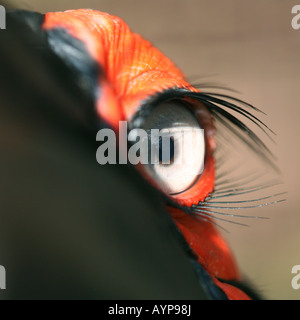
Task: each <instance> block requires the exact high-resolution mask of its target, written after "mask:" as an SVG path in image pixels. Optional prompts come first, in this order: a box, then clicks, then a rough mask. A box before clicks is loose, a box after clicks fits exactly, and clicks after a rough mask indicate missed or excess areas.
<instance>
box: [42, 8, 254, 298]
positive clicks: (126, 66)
mask: <svg viewBox="0 0 300 320" xmlns="http://www.w3.org/2000/svg"><path fill="white" fill-rule="evenodd" d="M57 27H62V28H64V29H66V30H67V31H68V32H69V34H71V35H72V36H73V37H75V38H77V39H79V40H81V41H83V42H84V43H85V45H86V47H87V50H88V52H89V54H90V55H91V57H92V58H93V59H94V60H95V61H97V63H98V64H99V65H100V66H101V68H102V70H103V71H104V73H105V76H101V77H100V78H99V79H98V81H99V88H101V94H100V98H99V99H98V101H96V107H97V112H98V114H99V116H100V117H101V118H103V119H104V120H105V121H106V122H108V123H109V124H110V125H111V126H112V127H113V128H114V129H115V131H118V126H119V121H121V120H130V119H131V117H132V116H133V115H134V114H135V112H136V111H137V109H138V108H139V106H140V104H141V102H142V101H143V100H145V99H147V98H149V97H150V96H152V95H154V94H155V93H157V92H161V91H163V90H165V89H168V88H185V89H188V90H190V91H198V90H197V89H195V88H194V87H192V86H191V85H190V84H189V83H188V82H186V80H185V78H184V75H183V74H182V72H181V71H180V70H179V69H178V68H177V67H176V66H175V65H174V64H173V62H172V61H171V60H170V59H169V58H167V57H166V56H164V55H163V54H162V53H161V52H160V51H159V50H158V49H156V48H155V47H153V46H152V44H151V43H150V42H148V41H146V40H144V39H143V38H142V37H141V36H140V35H138V34H136V33H133V32H131V31H130V29H129V27H128V26H127V25H126V24H125V23H124V22H123V21H122V20H121V19H120V18H118V17H115V16H112V15H109V14H107V13H102V12H99V11H93V10H86V9H80V10H69V11H66V12H55V13H47V14H46V16H45V22H44V24H43V28H44V29H45V30H49V29H53V28H57ZM195 103H196V102H195ZM206 139H207V141H206V142H207V143H206V146H207V148H206V149H207V151H206V163H205V169H204V171H203V173H202V176H201V177H200V178H199V179H198V181H197V182H196V183H195V184H194V186H193V187H191V188H190V189H189V190H188V191H186V192H183V193H181V194H178V195H176V196H172V199H173V200H175V201H176V202H178V203H179V204H181V205H186V206H191V205H192V204H198V203H199V201H203V200H204V199H205V197H207V196H208V195H209V194H210V193H211V192H212V191H213V189H214V181H215V163H214V158H213V155H212V152H213V148H214V142H213V138H212V137H206ZM169 213H170V215H171V216H172V218H173V220H174V221H175V223H176V225H177V227H178V228H179V230H180V231H181V232H182V234H183V236H184V237H185V239H186V241H187V243H188V244H189V246H190V247H191V249H192V250H193V252H194V253H195V254H196V256H197V257H198V262H199V263H200V264H201V265H202V266H203V267H204V268H205V270H206V271H207V272H208V273H209V274H210V275H211V277H212V278H213V279H214V281H215V284H216V285H218V286H219V287H220V288H221V289H222V290H223V291H224V292H225V293H226V294H227V296H228V298H229V299H249V297H248V296H247V295H246V294H245V293H244V292H242V291H241V290H239V289H237V288H236V287H234V286H231V285H228V284H224V283H221V282H220V281H218V280H217V278H220V279H223V280H237V281H238V280H240V279H241V277H240V273H239V271H238V268H237V266H236V263H235V261H234V259H233V256H232V254H231V251H230V249H229V247H228V245H227V244H226V242H225V241H224V239H223V238H222V236H221V235H220V233H219V232H218V230H217V229H216V228H215V227H214V226H213V225H212V224H211V223H209V222H207V221H204V220H203V219H201V218H198V217H196V216H192V215H187V214H186V213H184V212H183V211H181V210H179V209H174V208H171V209H169Z"/></svg>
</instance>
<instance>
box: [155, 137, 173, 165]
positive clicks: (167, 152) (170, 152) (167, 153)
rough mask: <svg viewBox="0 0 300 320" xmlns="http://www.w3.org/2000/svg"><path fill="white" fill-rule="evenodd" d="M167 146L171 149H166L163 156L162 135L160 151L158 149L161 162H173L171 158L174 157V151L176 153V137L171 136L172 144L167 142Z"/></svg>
mask: <svg viewBox="0 0 300 320" xmlns="http://www.w3.org/2000/svg"><path fill="white" fill-rule="evenodd" d="M165 146H167V147H169V148H170V149H169V150H165V152H164V158H163V142H162V137H159V151H158V152H159V153H158V158H159V162H166V163H171V160H172V159H173V158H174V153H175V146H174V138H173V137H170V145H168V143H165Z"/></svg>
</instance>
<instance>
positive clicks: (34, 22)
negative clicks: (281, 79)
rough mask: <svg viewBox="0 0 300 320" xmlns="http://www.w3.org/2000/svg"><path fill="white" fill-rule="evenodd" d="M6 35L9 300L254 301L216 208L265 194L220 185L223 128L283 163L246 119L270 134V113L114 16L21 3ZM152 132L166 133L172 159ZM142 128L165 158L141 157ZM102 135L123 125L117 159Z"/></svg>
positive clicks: (3, 112) (3, 107) (3, 48)
mask: <svg viewBox="0 0 300 320" xmlns="http://www.w3.org/2000/svg"><path fill="white" fill-rule="evenodd" d="M1 37H3V39H2V40H1V42H0V46H1V53H0V54H1V63H2V68H3V69H4V71H3V72H1V89H0V90H1V91H0V92H1V101H2V103H1V119H3V120H5V123H6V124H7V125H6V126H5V128H4V132H5V134H6V137H7V138H4V136H2V139H1V148H2V149H3V150H4V152H3V154H4V156H3V157H2V159H1V161H2V168H6V169H5V172H4V177H5V179H4V180H3V181H2V183H1V188H3V190H4V194H5V199H6V201H5V202H4V204H3V225H2V226H1V228H3V230H2V231H1V234H3V239H2V240H1V244H0V245H1V246H3V247H4V248H5V252H6V253H5V254H4V255H3V257H1V259H2V260H0V263H1V264H3V265H6V266H7V270H11V271H10V273H11V274H12V277H13V280H12V282H11V284H12V285H11V287H10V288H8V289H7V293H6V294H7V297H8V298H23V297H30V298H35V297H47V298H49V297H50V298H60V297H61V298H66V297H67V298H78V297H80V298H82V297H83V298H91V297H92V298H108V299H109V298H127V299H128V298H152V299H153V298H168V299H170V298H171V299H172V298H174V299H178V298H181V299H182V298H193V299H206V298H209V299H250V298H256V295H255V294H254V293H253V292H252V290H250V289H249V288H247V287H246V286H244V285H243V282H242V276H241V274H240V271H239V269H238V267H237V264H236V262H235V259H234V257H233V255H232V253H231V250H230V248H229V246H228V244H227V242H226V241H225V240H224V238H223V235H222V233H221V232H220V231H219V228H218V227H217V226H216V220H215V218H213V215H218V214H223V215H226V213H225V212H218V211H219V210H218V208H219V209H229V208H230V206H232V204H233V203H234V202H226V201H222V200H224V199H225V197H228V196H235V195H238V194H242V193H243V192H244V193H245V192H254V191H257V190H259V187H255V185H253V184H252V185H247V186H243V188H241V187H240V188H238V187H232V186H231V184H232V183H233V182H232V180H231V178H230V177H229V178H226V177H225V178H226V179H227V180H229V182H228V181H227V182H226V179H225V180H224V177H223V187H222V177H221V178H220V177H219V182H220V183H219V184H218V181H217V180H216V179H218V172H216V171H218V170H219V168H218V163H217V166H216V161H217V160H218V159H216V151H217V150H218V148H221V147H222V145H221V144H222V141H221V140H220V141H219V140H218V139H217V135H218V125H219V124H220V125H222V126H223V127H224V128H225V129H226V130H227V131H226V134H228V132H230V134H232V135H234V136H235V137H237V139H240V140H241V141H243V142H244V143H245V144H246V145H247V146H248V147H250V148H249V149H252V150H254V153H256V154H258V155H259V157H260V158H263V159H264V160H267V162H269V163H270V162H271V160H270V158H271V156H270V154H269V151H268V149H267V147H266V146H265V144H264V143H263V142H262V140H261V139H260V138H259V137H258V136H257V134H255V132H254V131H253V130H252V129H250V128H249V127H248V126H247V125H246V124H245V123H244V122H243V121H242V120H241V119H240V118H239V117H243V118H244V119H245V120H247V121H252V122H253V123H255V124H256V125H257V126H259V127H261V128H262V129H263V130H268V128H266V126H265V125H264V124H263V123H262V122H261V121H260V120H259V119H258V118H257V117H256V116H255V115H253V114H252V112H253V113H254V112H258V111H259V110H258V109H256V108H255V107H253V106H252V105H250V104H248V103H245V102H243V101H241V100H238V99H234V98H233V97H230V96H228V95H224V94H218V93H215V94H213V93H204V92H202V91H201V88H200V90H199V89H198V88H197V87H196V86H193V85H191V84H190V83H189V82H188V81H187V80H186V78H185V76H184V74H183V73H182V72H181V70H179V69H178V68H177V67H176V66H175V64H174V63H173V62H172V61H171V60H170V59H169V58H168V57H166V56H165V55H164V54H163V53H161V52H160V51H159V50H158V49H157V48H155V47H154V46H153V45H152V44H151V43H150V42H149V41H147V40H145V39H143V38H142V37H141V36H140V35H138V34H136V33H134V32H132V31H131V30H130V28H129V27H128V26H127V25H126V23H125V22H124V21H122V20H121V19H120V18H118V17H115V16H112V15H109V14H107V13H103V12H99V11H94V10H87V9H80V10H68V11H65V12H49V13H47V14H45V15H43V14H39V13H33V12H28V11H13V12H11V13H9V14H8V18H7V29H6V30H5V32H2V34H1ZM120 123H121V124H124V123H125V124H126V128H127V129H126V128H125V131H124V130H123V131H122V130H121V129H120V128H121V127H120ZM153 129H156V130H160V132H162V133H165V132H167V133H168V134H167V136H168V137H169V138H170V139H169V144H167V149H168V155H169V160H170V161H169V162H168V163H164V161H163V159H162V158H163V156H162V154H163V152H164V151H163V150H162V149H163V146H164V144H163V138H162V136H160V137H159V138H157V139H152V136H151V134H150V132H151V130H153ZM101 130H107V131H101ZM139 130H143V131H144V132H146V133H147V135H146V137H145V139H144V140H146V142H147V144H146V145H147V148H146V155H147V156H149V157H150V158H151V156H150V153H149V152H148V151H149V149H151V148H153V149H155V150H157V152H156V154H155V155H156V161H155V162H154V163H150V162H147V161H143V160H145V159H144V158H143V154H142V153H143V151H142V150H143V149H142V144H140V145H139V146H140V147H139V148H137V149H134V148H133V149H131V148H132V147H133V146H134V143H133V142H137V143H138V142H139V140H136V139H135V138H136V133H137V132H139ZM99 132H101V134H99ZM103 132H106V133H108V132H109V133H111V132H113V133H115V137H116V141H115V144H113V146H115V147H117V148H116V149H117V150H115V152H114V151H113V152H112V157H113V163H109V161H108V159H110V154H109V153H110V150H107V153H108V154H107V153H105V152H102V151H103V150H105V149H106V146H108V147H111V144H109V143H108V142H109V141H108V140H109V135H108V134H107V135H106V136H105V134H103ZM127 132H128V133H129V135H130V134H131V139H128V138H129V135H128V137H127ZM178 132H180V134H178ZM182 132H183V133H184V134H185V136H187V137H188V141H187V142H186V143H185V144H184V145H183V144H182V143H181V142H182V139H183V138H182V135H181V133H182ZM124 133H125V135H124ZM226 134H224V135H221V139H222V138H223V139H224V137H225V139H226ZM104 136H105V139H104ZM139 138H140V140H141V137H139ZM96 140H97V141H96ZM128 140H129V141H128ZM124 145H125V146H124ZM150 147H151V148H150ZM130 150H131V151H130ZM130 152H132V155H134V156H135V158H134V159H137V161H136V163H132V162H134V161H131V163H129V162H130V161H128V158H129V156H130V155H129V153H130ZM95 154H96V157H95ZM155 155H154V158H155ZM127 156H128V157H127ZM181 156H185V159H190V160H192V161H190V162H188V163H185V162H180V161H178V162H176V161H175V160H176V159H177V158H178V159H179V158H180V157H181ZM100 158H101V159H100ZM99 159H100V160H99ZM224 175H226V172H223V176H224ZM224 181H225V182H224ZM250 182H251V181H250ZM266 186H267V184H265V185H264V186H262V187H266ZM217 198H220V200H221V201H217V200H216V199H217ZM266 198H268V197H265V198H260V199H259V198H256V199H254V200H253V201H260V205H264V204H266V203H265V202H264V203H263V204H261V201H263V200H264V199H266ZM225 200H226V199H225ZM249 201H250V200H249ZM251 201H252V200H251ZM278 201H280V200H278ZM278 201H277V202H278ZM240 202H243V201H240ZM273 202H276V201H273ZM236 203H239V201H237V202H236ZM269 203H270V202H269ZM226 205H227V207H226ZM225 211H226V210H225ZM230 215H231V214H230ZM232 215H234V214H232ZM225 218H227V217H226V216H225ZM218 219H220V220H222V216H219V218H218ZM4 228H5V229H6V231H4ZM3 252H4V251H3ZM28 288H30V290H28Z"/></svg>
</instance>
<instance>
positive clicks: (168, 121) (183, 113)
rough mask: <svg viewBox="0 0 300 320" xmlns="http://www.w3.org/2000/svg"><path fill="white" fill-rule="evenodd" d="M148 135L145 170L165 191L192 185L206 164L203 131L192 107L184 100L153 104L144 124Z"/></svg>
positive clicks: (171, 191) (143, 126) (184, 188)
mask: <svg viewBox="0 0 300 320" xmlns="http://www.w3.org/2000/svg"><path fill="white" fill-rule="evenodd" d="M141 128H142V129H144V130H145V131H146V132H147V136H148V152H149V153H148V159H149V160H150V161H148V163H147V164H144V166H143V168H144V171H145V172H146V174H148V176H150V177H151V179H152V180H154V181H155V183H156V184H157V185H158V186H159V187H160V188H161V189H162V191H164V192H165V193H166V194H169V195H174V194H178V193H181V192H184V191H186V190H187V189H189V188H190V187H191V186H192V185H193V184H194V183H195V181H197V180H198V178H199V176H200V175H201V173H202V171H203V168H204V159H205V141H204V132H203V129H202V128H201V126H200V124H199V122H198V120H197V118H196V116H195V115H194V113H193V112H192V110H191V109H190V108H189V107H188V106H187V105H186V104H185V103H184V102H181V101H169V102H164V103H162V104H160V105H158V106H156V107H155V108H153V109H152V110H151V111H150V112H149V114H148V115H147V116H146V117H145V118H144V121H143V124H142V126H141Z"/></svg>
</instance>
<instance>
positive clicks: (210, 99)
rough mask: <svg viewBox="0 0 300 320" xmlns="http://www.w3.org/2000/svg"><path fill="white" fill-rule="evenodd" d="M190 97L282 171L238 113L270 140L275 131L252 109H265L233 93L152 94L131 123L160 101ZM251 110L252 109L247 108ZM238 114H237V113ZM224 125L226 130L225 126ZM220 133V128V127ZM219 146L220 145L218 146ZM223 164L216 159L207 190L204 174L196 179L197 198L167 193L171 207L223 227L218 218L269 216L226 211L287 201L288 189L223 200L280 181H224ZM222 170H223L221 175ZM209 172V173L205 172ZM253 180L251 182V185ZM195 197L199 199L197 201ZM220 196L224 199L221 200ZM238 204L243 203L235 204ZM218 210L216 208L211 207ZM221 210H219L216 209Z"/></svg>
mask: <svg viewBox="0 0 300 320" xmlns="http://www.w3.org/2000/svg"><path fill="white" fill-rule="evenodd" d="M185 98H190V99H193V100H194V101H197V102H201V103H202V104H204V105H205V106H206V107H207V108H208V110H209V112H210V113H211V114H212V115H213V117H214V119H215V121H216V122H218V123H219V124H221V125H222V126H223V127H224V128H225V129H227V130H229V131H230V132H231V134H233V135H234V136H236V137H237V138H238V139H239V140H240V141H241V142H242V143H244V144H245V145H247V146H248V148H249V149H251V150H252V151H253V152H254V153H255V154H257V155H258V156H259V157H260V159H261V160H263V162H266V163H268V165H269V166H270V167H272V168H273V169H275V170H276V171H278V169H277V167H276V164H275V159H274V156H273V154H272V152H271V151H270V149H269V148H268V147H267V146H266V144H265V143H264V142H263V141H262V139H261V138H260V137H258V135H257V134H256V133H255V132H254V131H253V130H252V129H251V128H250V127H249V126H248V125H247V124H245V123H244V122H243V121H242V120H240V119H238V117H236V115H235V114H237V115H240V116H242V117H244V118H245V119H246V120H248V121H250V122H252V123H254V124H255V125H256V126H257V127H258V128H259V129H260V130H262V132H263V133H264V134H265V135H267V136H268V137H269V139H270V140H273V139H272V137H271V136H270V134H275V133H274V132H273V131H272V130H271V129H270V128H269V127H268V126H267V125H266V124H264V123H263V122H262V121H261V120H260V119H259V118H258V117H256V116H255V115H254V114H253V113H252V112H258V113H262V114H263V112H262V111H261V110H259V109H257V108H256V107H254V106H253V105H251V104H249V103H247V102H245V101H243V100H240V99H237V98H234V97H232V96H230V95H225V94H220V93H211V92H209V93H208V92H205V93H204V92H195V91H189V90H187V89H180V88H176V89H168V90H166V91H164V92H162V93H160V94H159V95H157V96H156V97H152V98H151V99H150V100H148V101H146V102H145V103H144V104H143V105H142V107H141V109H140V110H139V111H138V112H137V113H136V115H135V117H134V118H133V119H132V121H131V123H132V124H133V125H134V123H135V122H139V118H140V117H142V118H143V117H145V116H146V115H147V114H148V112H150V111H149V110H151V108H152V107H153V106H156V105H158V104H159V103H161V102H163V101H166V100H167V99H179V100H180V99H181V100H182V99H185ZM226 109H229V110H230V111H231V112H229V111H227V110H226ZM247 109H249V111H248V110H247ZM234 113H235V114H234ZM224 128H223V129H224ZM217 132H218V130H217ZM217 149H218V148H217ZM209 157H211V159H208V162H206V166H207V165H213V164H212V163H210V162H211V161H214V158H215V155H214V156H212V150H208V158H209ZM220 163H221V167H222V161H221V160H220V159H218V158H217V159H216V166H217V169H216V177H214V176H213V180H214V181H213V182H212V183H211V188H210V189H209V188H206V190H203V189H202V190H201V189H200V188H199V187H197V184H198V183H200V182H201V181H202V180H205V179H204V178H205V177H203V176H201V177H200V178H199V180H198V181H197V182H196V184H195V185H194V186H193V188H194V189H195V188H198V189H197V196H196V197H194V199H191V197H190V193H189V191H190V190H189V191H187V192H186V193H185V194H179V195H177V196H175V197H174V196H173V197H171V198H170V197H166V196H164V199H165V201H166V203H167V205H168V206H170V207H173V208H178V209H181V210H183V211H184V212H186V213H187V214H190V215H196V216H198V217H200V218H201V219H203V220H205V221H207V222H209V223H211V224H214V225H218V226H219V227H221V226H220V225H219V224H217V223H216V222H215V221H213V220H212V217H213V219H216V220H218V221H222V222H227V223H232V224H237V225H241V226H248V225H247V224H244V223H240V222H237V221H232V220H229V219H227V217H233V218H255V219H266V217H261V216H253V215H243V214H235V213H228V212H222V211H224V210H231V211H232V210H240V209H252V208H258V207H263V206H266V205H271V204H276V203H279V202H283V201H285V199H282V198H278V197H281V196H282V195H283V194H285V192H281V193H274V194H271V195H267V196H264V197H261V196H260V197H256V198H255V197H254V198H252V199H249V200H230V201H223V199H224V198H225V199H226V198H228V197H235V196H240V195H246V194H250V193H255V192H257V191H261V190H263V189H267V188H271V187H275V186H277V185H278V184H280V181H267V182H264V183H260V184H256V185H251V183H253V181H255V180H257V179H255V178H253V177H252V178H251V179H248V180H247V179H246V181H240V182H239V183H238V184H237V185H232V184H230V182H232V180H229V181H226V179H225V180H224V179H223V180H222V178H224V176H225V177H226V172H225V173H224V172H223V173H222V170H221V168H218V166H219V165H220ZM219 171H221V175H219V173H218V172H219ZM230 173H231V172H227V174H230ZM204 174H205V172H204ZM238 180H243V179H240V178H237V181H238ZM249 183H250V185H249ZM195 198H196V199H198V200H197V202H196V203H195ZM219 199H221V200H220V201H219ZM267 199H275V200H273V201H268V202H264V200H267ZM247 203H250V205H242V206H241V205H240V204H247ZM252 203H257V204H255V205H252ZM236 204H238V205H239V206H234V205H236ZM211 209H214V210H211ZM215 209H217V211H215ZM220 210H222V211H220ZM220 216H224V217H226V218H222V217H220ZM221 229H223V230H225V231H227V230H226V229H225V228H223V227H221Z"/></svg>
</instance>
